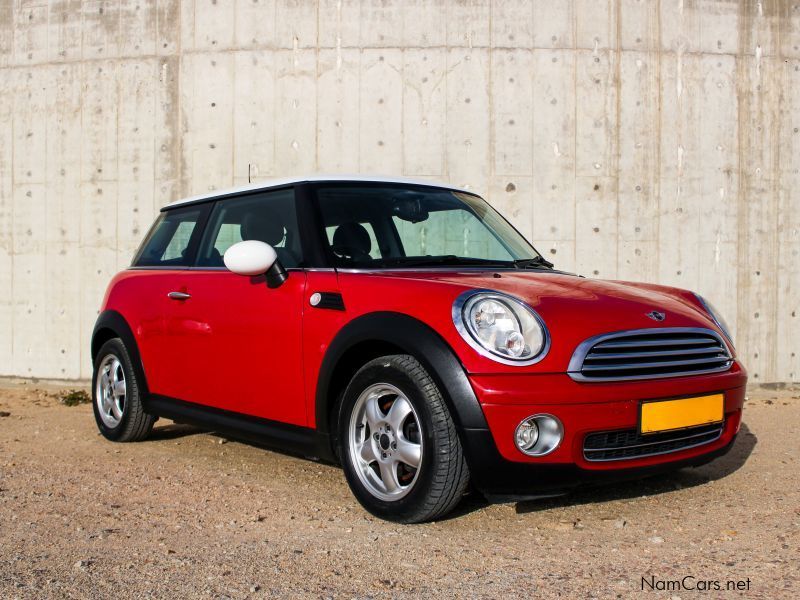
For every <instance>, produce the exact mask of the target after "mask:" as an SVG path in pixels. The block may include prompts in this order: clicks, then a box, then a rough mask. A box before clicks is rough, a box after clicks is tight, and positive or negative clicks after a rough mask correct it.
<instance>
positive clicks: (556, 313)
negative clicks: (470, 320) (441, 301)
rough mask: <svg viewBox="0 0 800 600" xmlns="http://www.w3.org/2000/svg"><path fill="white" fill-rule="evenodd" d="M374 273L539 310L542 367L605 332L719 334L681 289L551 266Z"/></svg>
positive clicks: (558, 364) (560, 363) (561, 362)
mask: <svg viewBox="0 0 800 600" xmlns="http://www.w3.org/2000/svg"><path fill="white" fill-rule="evenodd" d="M372 274H373V275H375V276H377V277H378V278H381V279H383V278H390V279H392V280H395V282H396V281H397V280H398V279H404V280H415V281H419V282H426V283H427V284H428V285H430V284H438V285H435V287H439V286H446V287H448V288H450V289H451V290H452V292H451V295H452V297H453V299H454V298H455V296H457V295H458V294H459V293H461V292H463V291H466V290H468V289H487V290H494V291H498V292H503V293H506V294H510V295H512V296H515V297H517V298H519V299H520V300H522V301H524V302H526V303H527V304H528V305H530V306H531V307H532V308H534V309H535V310H536V312H538V313H539V315H540V316H541V317H542V319H543V320H544V322H545V324H546V326H547V328H548V330H549V332H550V338H551V348H550V352H549V355H550V356H548V357H547V358H546V361H543V363H544V362H546V363H549V364H547V365H545V364H543V365H542V367H545V370H549V369H547V367H551V368H555V369H556V370H562V369H563V368H564V366H565V364H566V362H568V360H569V357H570V356H571V355H572V353H573V352H574V350H575V348H576V347H577V346H578V344H580V343H581V342H583V341H584V340H586V339H587V338H589V337H592V336H595V335H599V334H603V333H609V332H614V331H623V330H631V329H649V328H662V327H703V328H708V329H712V330H714V331H717V332H719V328H718V327H717V326H716V324H715V323H714V321H713V320H712V319H711V318H710V317H709V316H708V314H707V313H706V312H705V310H704V309H703V308H702V306H701V305H700V304H699V303H698V301H697V299H696V298H695V297H694V295H693V294H692V293H691V292H689V291H686V290H681V289H678V288H671V287H666V286H657V285H651V284H643V283H633V282H625V281H606V280H599V279H587V278H583V277H578V276H575V275H570V274H567V273H561V272H557V271H549V270H548V271H545V270H526V271H467V270H464V271H427V272H426V271H400V270H397V271H389V272H387V271H383V272H379V273H378V272H373V273H372ZM393 287H394V286H393ZM401 288H402V286H401ZM432 291H433V290H431V292H432ZM654 310H655V311H658V312H660V313H664V319H663V321H657V320H654V319H653V318H652V317H650V316H648V313H651V312H652V311H654Z"/></svg>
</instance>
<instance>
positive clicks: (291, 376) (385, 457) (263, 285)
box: [91, 177, 747, 523]
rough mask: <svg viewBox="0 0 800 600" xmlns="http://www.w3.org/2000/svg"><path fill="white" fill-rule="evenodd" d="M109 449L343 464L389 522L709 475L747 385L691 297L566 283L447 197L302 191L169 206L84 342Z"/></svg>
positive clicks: (478, 202) (474, 204)
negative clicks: (209, 445)
mask: <svg viewBox="0 0 800 600" xmlns="http://www.w3.org/2000/svg"><path fill="white" fill-rule="evenodd" d="M91 355H92V359H93V361H94V381H93V394H94V414H95V417H96V420H97V426H98V427H99V428H100V431H101V432H102V434H103V435H104V436H105V437H107V438H108V439H110V440H114V441H120V442H129V441H135V440H141V439H144V438H145V437H147V435H148V434H149V433H150V431H151V429H152V427H153V423H154V422H155V421H156V419H158V418H159V417H166V418H168V419H172V420H174V421H178V422H183V423H191V424H195V425H197V426H200V427H203V428H206V429H211V430H214V431H218V432H223V433H225V434H228V435H231V436H235V437H239V438H243V439H246V440H249V441H252V442H256V443H261V444H266V445H271V446H273V447H276V448H279V449H281V450H284V451H287V452H292V453H297V454H300V455H303V456H308V457H315V458H318V459H322V460H327V461H332V462H338V463H341V465H342V466H343V468H344V473H345V476H346V477H347V481H348V483H349V484H350V487H351V488H352V490H353V493H354V494H355V496H356V498H357V499H358V500H359V502H361V504H363V505H364V507H365V508H366V509H367V510H369V511H370V512H372V513H373V514H375V515H377V516H380V517H383V518H386V519H391V520H395V521H401V522H407V523H410V522H419V521H425V520H430V519H436V518H438V517H441V516H442V515H444V514H445V513H447V512H448V511H449V510H451V509H452V508H453V507H455V506H456V504H458V502H459V500H460V499H461V497H462V496H463V494H464V493H465V491H466V490H467V489H468V487H469V486H472V488H474V489H476V490H478V491H479V492H481V493H483V494H485V495H486V496H487V497H488V498H490V499H503V500H511V499H520V498H531V497H542V496H552V495H555V494H560V493H564V492H566V491H568V490H570V489H571V488H573V487H575V486H578V485H582V484H587V483H595V482H601V481H608V480H614V479H619V478H627V477H631V476H635V477H639V476H643V475H648V474H653V473H656V472H659V471H661V470H664V469H676V468H679V467H684V466H689V465H698V464H701V463H705V462H707V461H709V460H711V459H713V458H714V457H717V456H720V455H721V454H724V453H725V452H726V451H727V450H728V449H729V448H730V447H731V445H732V444H733V440H734V438H735V436H736V433H737V431H738V430H739V424H740V420H741V414H742V402H743V399H744V393H745V383H746V381H747V375H746V373H745V370H744V368H743V367H742V365H741V364H740V363H739V362H738V361H737V360H736V357H735V354H734V348H733V343H732V341H731V336H730V333H729V330H728V328H727V327H726V325H725V322H724V321H723V319H722V317H721V316H720V315H719V313H718V312H716V311H715V310H714V308H713V307H712V306H711V304H709V303H708V302H707V301H705V300H704V299H703V298H701V297H700V296H698V295H697V294H694V293H692V292H689V291H685V290H680V289H675V288H669V287H664V286H658V285H650V284H643V283H627V282H618V281H600V280H596V279H586V278H584V277H581V276H579V275H574V274H572V273H565V272H563V271H559V270H557V269H554V268H553V265H552V264H551V263H550V262H548V261H547V260H545V259H544V258H543V257H542V256H541V255H540V254H539V253H537V252H536V250H535V249H534V248H533V246H531V244H530V243H529V242H528V241H527V240H526V239H525V238H524V237H523V236H522V235H520V234H519V232H517V231H516V230H515V229H514V228H513V227H512V226H511V225H510V224H509V223H508V222H507V221H506V220H505V219H503V217H502V216H500V215H499V214H498V213H497V212H496V211H495V210H494V209H492V207H491V206H489V205H488V204H487V203H486V202H485V201H484V200H482V199H481V198H480V197H478V196H476V195H475V194H473V193H471V192H469V191H466V190H460V189H456V188H453V187H450V186H447V185H438V184H433V183H430V182H414V181H409V180H403V179H378V178H364V177H358V178H343V177H309V178H298V179H292V180H283V181H278V182H273V183H271V184H268V185H257V186H251V187H248V188H246V189H239V190H235V191H231V192H224V193H216V194H213V195H207V196H201V197H196V198H190V199H188V200H183V201H179V202H176V203H174V204H171V205H169V206H167V207H165V208H164V209H162V211H161V213H160V215H159V217H158V219H157V220H156V222H155V224H154V225H153V227H152V229H151V230H150V232H149V233H148V235H147V237H146V239H145V240H144V243H143V244H142V246H141V248H140V249H139V251H138V252H137V254H136V258H135V259H134V261H133V264H132V266H131V267H130V268H129V269H127V270H125V271H123V272H122V273H120V274H118V275H117V276H116V277H115V278H114V279H113V281H112V282H111V284H110V285H109V287H108V291H107V292H106V296H105V299H104V301H103V306H102V310H101V312H100V316H99V318H98V320H97V325H96V327H95V329H94V334H93V336H92V347H91Z"/></svg>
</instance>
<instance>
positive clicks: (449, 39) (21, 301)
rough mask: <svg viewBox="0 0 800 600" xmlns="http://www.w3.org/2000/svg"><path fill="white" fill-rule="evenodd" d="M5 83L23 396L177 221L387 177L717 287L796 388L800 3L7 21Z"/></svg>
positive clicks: (84, 343)
mask: <svg viewBox="0 0 800 600" xmlns="http://www.w3.org/2000/svg"><path fill="white" fill-rule="evenodd" d="M0 84H1V85H2V90H3V93H2V94H0V374H2V375H20V376H37V377H50V378H80V377H88V376H89V375H90V364H89V356H88V338H89V335H90V332H91V328H92V325H93V322H94V319H95V317H96V313H97V308H98V306H99V304H100V301H101V299H102V294H103V290H104V288H105V285H106V284H107V282H108V280H109V279H110V277H111V276H112V275H113V273H114V272H115V271H117V270H119V269H122V268H124V267H125V266H126V265H127V264H128V262H129V261H130V258H131V256H132V254H133V251H134V249H135V248H136V246H137V244H138V243H139V241H140V239H141V238H142V236H143V235H144V233H145V231H146V229H147V227H148V226H149V224H150V222H151V220H152V219H153V217H154V215H155V213H156V211H157V209H158V208H159V207H160V206H162V205H164V204H166V203H168V202H169V201H171V200H173V199H177V198H179V197H181V196H185V195H188V194H192V193H197V192H205V191H208V190H215V189H221V188H225V187H229V186H231V185H235V184H241V183H244V182H246V181H247V180H248V178H252V179H254V180H259V179H263V178H268V177H271V176H280V175H290V174H298V173H308V172H332V173H333V172H362V173H375V172H380V173H391V174H403V175H408V176H416V177H424V178H435V179H442V180H446V181H451V182H453V183H455V184H458V185H460V186H464V187H469V188H471V189H473V190H476V191H478V192H480V193H482V194H485V195H486V196H487V197H488V198H489V200H490V201H491V202H492V203H493V204H494V205H495V206H497V207H498V208H499V209H500V210H502V211H503V212H504V213H505V214H507V215H508V216H510V218H511V219H512V220H513V222H514V223H515V224H516V225H517V227H519V229H520V230H521V231H523V232H524V233H525V234H526V235H528V236H529V237H530V238H531V239H532V240H533V241H534V242H535V244H536V245H537V247H538V248H539V249H540V250H541V251H542V252H543V253H544V254H545V255H546V256H547V258H548V259H550V260H552V261H554V262H555V263H556V264H557V265H558V266H559V267H560V268H563V269H567V270H576V271H578V272H580V273H582V274H585V275H587V276H590V277H592V276H594V277H603V278H624V279H633V280H644V281H655V282H659V283H664V284H669V285H677V286H681V287H686V288H691V289H694V290H698V291H700V292H701V293H703V294H705V295H707V296H708V297H709V298H710V299H711V300H712V301H713V302H714V303H716V304H717V305H718V306H719V307H720V308H721V309H722V311H723V312H724V313H725V314H726V315H727V316H728V318H729V320H730V321H731V322H732V324H733V326H734V329H735V331H736V337H737V340H738V345H739V350H740V353H741V354H742V355H743V358H744V360H745V363H746V364H747V366H748V367H749V370H750V373H751V376H752V378H753V380H754V381H756V382H774V381H798V380H800V357H799V356H798V352H800V314H798V313H800V192H798V190H800V152H798V146H800V133H798V129H799V128H800V100H798V98H800V2H797V1H796V0H795V1H775V0H773V1H762V2H756V1H749V0H748V1H742V2H736V1H732V0H660V1H656V0H549V1H543V0H542V1H537V2H528V1H526V0H504V1H501V0H494V1H490V0H448V1H444V0H441V1H436V0H432V1H422V0H409V1H406V2H400V1H399V0H394V1H393V0H383V1H380V2H378V1H373V0H361V1H359V0H319V1H318V2H314V1H310V0H309V1H303V2H300V1H292V0H157V1H150V2H146V1H144V0H50V1H48V0H4V1H3V2H2V3H0Z"/></svg>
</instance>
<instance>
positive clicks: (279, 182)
mask: <svg viewBox="0 0 800 600" xmlns="http://www.w3.org/2000/svg"><path fill="white" fill-rule="evenodd" d="M315 181H361V182H371V183H406V184H414V185H426V186H428V187H437V188H442V189H447V190H454V191H458V192H468V193H471V194H474V192H471V191H470V190H467V189H464V188H459V187H456V186H452V185H450V184H448V183H441V182H437V181H429V180H427V179H412V178H409V177H393V176H383V175H298V176H295V177H282V178H276V179H267V180H264V181H259V182H258V183H252V184H250V185H243V186H239V187H235V188H230V189H225V190H214V191H213V192H209V193H207V194H200V195H197V196H191V197H189V198H183V199H181V200H176V201H175V202H171V203H170V204H168V205H167V206H165V207H164V208H165V209H166V208H174V207H175V206H179V205H181V204H190V203H192V202H199V201H202V200H211V199H214V198H221V197H225V196H232V195H236V194H240V193H242V192H253V191H258V190H268V189H270V188H275V187H281V186H284V185H292V184H295V183H307V182H315Z"/></svg>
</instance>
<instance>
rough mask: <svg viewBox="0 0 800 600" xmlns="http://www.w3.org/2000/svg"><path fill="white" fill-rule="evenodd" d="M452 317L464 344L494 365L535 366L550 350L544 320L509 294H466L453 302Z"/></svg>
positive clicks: (481, 290)
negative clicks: (497, 363)
mask: <svg viewBox="0 0 800 600" xmlns="http://www.w3.org/2000/svg"><path fill="white" fill-rule="evenodd" d="M452 316H453V324H454V325H455V327H456V330H458V333H459V334H460V335H461V337H462V338H463V339H464V341H465V342H467V344H469V345H470V346H471V347H472V348H473V349H474V350H475V351H476V352H478V354H480V355H481V356H485V357H486V358H489V359H491V360H493V361H495V362H499V363H502V364H504V365H513V366H527V365H532V364H535V363H537V362H539V361H540V360H542V359H543V358H544V357H545V356H546V355H547V352H548V350H549V349H550V334H549V332H548V331H547V327H546V326H545V324H544V321H543V320H542V318H541V317H540V316H539V314H538V313H537V312H536V311H535V310H533V308H531V307H530V306H528V305H527V304H525V303H524V302H522V301H521V300H520V299H519V298H515V297H514V296H511V295H509V294H505V293H503V292H497V291H495V290H489V289H476V290H467V291H465V292H462V293H461V294H460V295H459V296H458V297H457V298H456V299H455V301H454V302H453V310H452ZM498 321H499V323H498Z"/></svg>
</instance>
